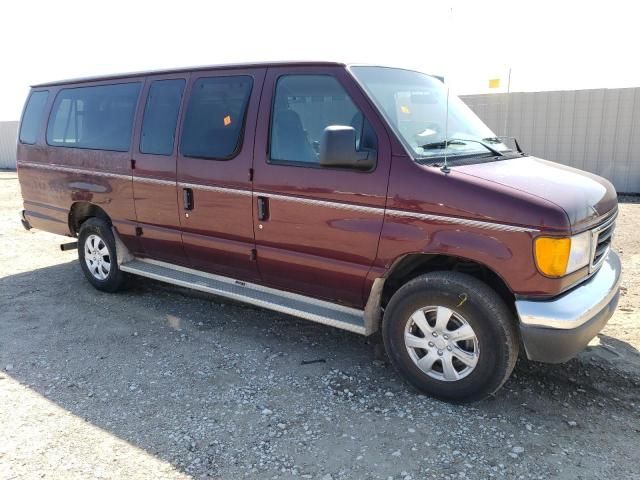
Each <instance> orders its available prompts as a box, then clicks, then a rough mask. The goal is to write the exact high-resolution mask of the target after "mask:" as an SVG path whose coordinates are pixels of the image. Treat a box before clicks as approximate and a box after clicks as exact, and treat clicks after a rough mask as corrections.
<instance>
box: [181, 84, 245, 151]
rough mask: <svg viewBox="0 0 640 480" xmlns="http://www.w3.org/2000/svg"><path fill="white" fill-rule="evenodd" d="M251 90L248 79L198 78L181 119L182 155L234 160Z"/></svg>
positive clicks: (240, 141)
mask: <svg viewBox="0 0 640 480" xmlns="http://www.w3.org/2000/svg"><path fill="white" fill-rule="evenodd" d="M252 87H253V79H252V78H251V77H248V76H235V77H207V78H200V79H198V80H197V81H196V82H195V83H194V84H193V88H192V90H191V96H190V98H189V104H188V106H187V113H186V115H185V117H184V125H183V127H182V139H181V142H180V151H181V152H182V154H183V155H184V156H186V157H198V158H210V159H214V160H228V159H230V158H232V157H234V156H235V155H236V153H237V152H238V150H239V149H240V145H241V144H242V131H243V128H244V121H245V116H246V114H247V105H248V104H249V97H250V96H251V88H252Z"/></svg>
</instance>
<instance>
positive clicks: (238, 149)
mask: <svg viewBox="0 0 640 480" xmlns="http://www.w3.org/2000/svg"><path fill="white" fill-rule="evenodd" d="M233 77H235V78H237V77H247V78H249V79H250V80H251V86H250V88H249V91H248V92H247V104H246V105H245V109H244V115H243V118H242V126H241V127H240V131H239V132H238V140H237V142H236V146H235V148H234V150H233V152H231V154H230V155H229V156H227V157H209V156H201V155H187V154H186V153H184V151H183V150H182V149H183V147H184V142H183V140H184V132H185V128H184V125H185V121H186V119H187V114H188V113H189V104H190V102H191V97H192V95H193V86H194V85H195V84H196V82H198V80H202V79H209V78H233ZM254 85H255V78H254V76H253V75H250V74H240V75H238V74H235V75H211V74H208V75H202V76H198V77H194V78H193V79H192V81H191V84H190V85H189V92H188V93H189V98H188V99H187V101H186V104H185V106H184V114H183V116H182V121H181V125H180V139H179V142H178V154H179V155H180V156H182V157H184V158H195V159H199V160H213V161H217V162H228V161H230V160H233V159H234V158H236V157H237V156H238V155H240V152H241V151H242V147H243V146H244V134H245V129H246V125H247V117H248V116H249V107H250V105H251V96H252V95H253V87H254Z"/></svg>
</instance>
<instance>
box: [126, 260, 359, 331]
mask: <svg viewBox="0 0 640 480" xmlns="http://www.w3.org/2000/svg"><path fill="white" fill-rule="evenodd" d="M120 270H122V271H123V272H127V273H133V274H135V275H140V276H141V277H147V278H153V279H154V280H159V281H161V282H166V283H171V284H173V285H179V286H181V287H186V288H191V289H193V290H199V291H201V292H207V293H212V294H214V295H219V296H222V297H227V298H231V299H233V300H238V301H240V302H244V303H249V304H251V305H256V306H258V307H264V308H267V309H269V310H275V311H277V312H282V313H286V314H288V315H293V316H294V317H300V318H304V319H306V320H311V321H313V322H318V323H323V324H325V325H330V326H332V327H336V328H341V329H343V330H348V331H350V332H354V333H359V334H361V335H366V334H367V332H366V330H365V322H364V312H363V311H362V310H357V309H355V308H349V307H345V306H342V305H338V304H335V303H331V302H325V301H323V300H317V299H315V298H311V297H305V296H304V295H298V294H296V293H290V292H284V291H282V290H276V289H273V288H268V287H263V286H261V285H256V284H254V283H247V282H243V281H240V280H234V279H233V278H228V277H222V276H220V275H213V274H210V273H206V272H200V271H198V270H192V269H190V268H185V267H180V266H177V265H172V264H169V263H164V262H159V261H157V260H150V259H146V258H145V259H142V258H136V259H134V260H131V261H129V262H126V263H123V264H121V265H120Z"/></svg>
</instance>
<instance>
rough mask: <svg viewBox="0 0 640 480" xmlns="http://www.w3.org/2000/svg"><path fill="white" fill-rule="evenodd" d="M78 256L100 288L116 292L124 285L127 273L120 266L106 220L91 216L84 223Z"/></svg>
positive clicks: (86, 275) (84, 268)
mask: <svg viewBox="0 0 640 480" xmlns="http://www.w3.org/2000/svg"><path fill="white" fill-rule="evenodd" d="M78 257H79V259H80V266H81V267H82V271H83V273H84V275H85V277H87V280H89V283H91V285H93V286H94V287H95V288H97V289H98V290H102V291H105V292H115V291H117V290H119V289H120V288H122V286H123V285H124V282H125V274H124V273H123V272H122V271H120V268H119V267H118V262H117V257H116V243H115V239H114V238H113V232H112V231H111V228H110V227H109V225H108V224H107V222H105V221H104V220H101V219H99V218H90V219H88V220H87V221H85V222H84V223H83V224H82V226H81V227H80V234H79V235H78Z"/></svg>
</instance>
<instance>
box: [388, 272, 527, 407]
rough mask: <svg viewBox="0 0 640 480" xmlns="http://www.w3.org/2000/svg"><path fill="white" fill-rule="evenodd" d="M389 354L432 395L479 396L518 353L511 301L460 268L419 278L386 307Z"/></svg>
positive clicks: (503, 376) (500, 380) (492, 387)
mask: <svg viewBox="0 0 640 480" xmlns="http://www.w3.org/2000/svg"><path fill="white" fill-rule="evenodd" d="M382 335H383V338H384V344H385V349H386V351H387V355H388V356H389V358H390V359H391V362H392V363H393V365H394V366H395V367H396V369H397V370H398V371H399V372H400V373H401V374H402V375H403V376H404V377H405V378H406V379H407V381H408V382H409V383H411V384H412V385H413V386H415V387H416V388H418V389H419V390H420V391H422V392H424V393H427V394H429V395H431V396H434V397H437V398H440V399H443V400H450V401H460V402H463V401H475V400H480V399H482V398H485V397H487V396H488V395H491V394H493V393H495V392H496V391H497V390H498V389H499V388H500V387H501V386H502V385H503V384H504V382H506V381H507V379H508V378H509V375H510V374H511V371H512V370H513V368H514V366H515V363H516V360H517V358H518V346H519V343H518V335H517V331H516V327H515V325H514V322H513V316H512V314H511V312H510V311H509V309H508V308H507V306H506V305H505V303H504V301H503V300H502V298H500V296H498V294H497V293H496V292H495V291H494V290H492V289H491V288H490V287H489V286H488V285H486V284H484V283H482V282H481V281H479V280H478V279H476V278H474V277H471V276H469V275H465V274H462V273H457V272H433V273H429V274H426V275H422V276H420V277H417V278H415V279H413V280H411V281H410V282H409V283H407V284H406V285H404V286H403V287H402V288H400V289H399V290H398V291H397V292H396V293H395V294H394V295H393V297H392V298H391V301H390V302H389V304H388V305H387V308H386V309H385V314H384V319H383V324H382Z"/></svg>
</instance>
